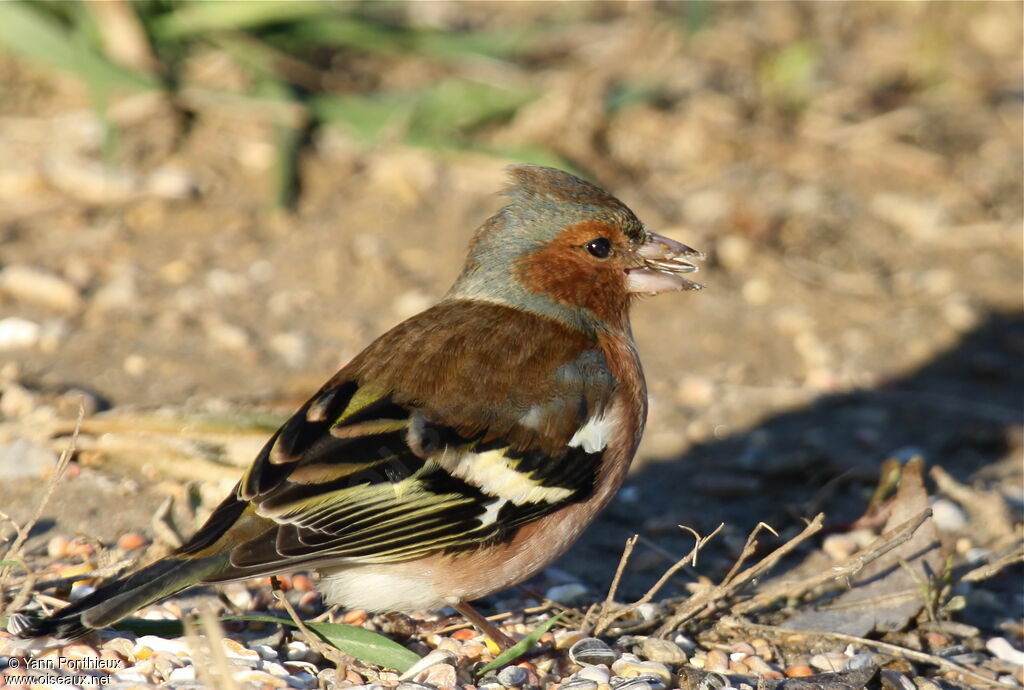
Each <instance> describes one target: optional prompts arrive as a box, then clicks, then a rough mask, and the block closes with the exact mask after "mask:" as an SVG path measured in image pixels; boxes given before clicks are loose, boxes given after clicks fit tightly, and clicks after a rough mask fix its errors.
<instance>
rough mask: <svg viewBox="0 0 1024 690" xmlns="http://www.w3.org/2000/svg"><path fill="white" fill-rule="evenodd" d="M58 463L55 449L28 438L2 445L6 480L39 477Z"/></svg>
mask: <svg viewBox="0 0 1024 690" xmlns="http://www.w3.org/2000/svg"><path fill="white" fill-rule="evenodd" d="M56 465H57V454H56V453H55V452H54V451H53V450H51V449H49V448H44V447H43V446H39V445H36V444H35V443H32V442H31V441H29V440H27V439H23V438H18V439H14V440H13V441H11V442H10V443H7V444H5V445H0V477H3V478H4V480H6V481H10V480H11V479H39V478H40V477H42V476H43V475H45V474H47V473H50V472H52V471H53V468H54V467H56ZM65 541H67V540H65ZM69 544H70V542H67V544H65V546H64V547H63V548H64V549H67V548H69V547H68V545H69ZM67 555H68V554H67V552H66V551H62V552H61V555H60V556H53V558H63V557H65V556H67Z"/></svg>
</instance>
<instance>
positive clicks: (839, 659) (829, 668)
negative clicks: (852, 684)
mask: <svg viewBox="0 0 1024 690" xmlns="http://www.w3.org/2000/svg"><path fill="white" fill-rule="evenodd" d="M848 660H849V659H848V657H847V656H846V655H845V654H843V653H842V652H825V653H824V654H815V655H814V656H812V657H811V666H813V667H814V668H816V669H818V670H819V671H826V672H829V673H833V672H835V671H840V670H842V668H843V667H844V666H846V662H847V661H848Z"/></svg>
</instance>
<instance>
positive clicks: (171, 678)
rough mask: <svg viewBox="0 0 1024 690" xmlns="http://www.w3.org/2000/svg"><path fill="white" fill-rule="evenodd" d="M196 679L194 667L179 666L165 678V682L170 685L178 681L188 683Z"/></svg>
mask: <svg viewBox="0 0 1024 690" xmlns="http://www.w3.org/2000/svg"><path fill="white" fill-rule="evenodd" d="M195 679H196V667H195V666H181V667H179V668H176V669H173V670H172V671H171V672H170V674H168V676H167V681H168V682H170V683H174V682H178V681H188V680H195Z"/></svg>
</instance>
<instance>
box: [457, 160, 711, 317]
mask: <svg viewBox="0 0 1024 690" xmlns="http://www.w3.org/2000/svg"><path fill="white" fill-rule="evenodd" d="M509 173H510V176H511V178H512V179H511V184H510V185H509V186H508V187H507V188H506V190H505V195H506V196H507V197H509V199H510V203H509V204H508V205H507V206H505V207H504V208H503V209H501V211H499V212H498V213H497V214H495V215H494V216H493V217H491V218H490V219H489V220H488V221H487V222H485V223H484V224H483V225H482V226H481V227H480V229H479V230H477V232H476V235H474V237H473V241H472V242H471V243H470V247H469V256H468V258H467V260H466V265H465V267H464V268H463V270H462V274H461V275H460V276H459V278H458V280H457V281H456V283H455V285H454V286H453V287H452V289H451V292H449V298H456V299H459V298H461V299H483V300H488V301H493V302H499V303H503V304H509V305H512V306H516V307H519V308H523V309H527V310H530V311H534V312H538V313H541V314H545V315H547V316H552V317H554V318H558V319H560V320H562V321H564V322H567V323H570V324H572V325H576V326H581V327H584V328H587V329H588V330H589V329H592V328H594V327H612V328H626V327H628V320H627V319H628V308H629V303H630V301H631V298H632V297H634V296H636V295H644V294H647V295H653V294H658V293H661V292H669V291H674V290H696V289H700V288H701V287H702V286H701V285H699V284H698V283H695V282H693V281H691V280H689V279H687V278H686V277H684V276H685V274H688V273H693V272H695V271H697V270H698V267H697V265H696V264H694V263H693V260H694V259H699V258H703V255H702V254H701V253H700V252H698V251H697V250H695V249H691V248H690V247H687V246H686V245H684V244H681V243H679V242H676V241H675V240H672V239H669V238H667V237H662V236H661V235H657V234H655V233H653V232H650V231H649V230H647V229H646V228H645V227H644V225H643V223H641V222H640V221H639V220H638V219H637V217H636V216H635V215H634V214H633V212H632V211H630V210H629V208H627V207H626V205H625V204H623V203H622V202H621V201H619V200H618V199H616V198H615V197H613V196H612V195H611V194H609V193H607V192H606V191H604V190H603V189H600V188H599V187H596V186H594V185H592V184H590V183H589V182H585V181H583V180H581V179H579V178H577V177H574V176H573V175H570V174H569V173H566V172H563V171H561V170H556V169H554V168H546V167H541V166H533V165H522V166H514V167H512V168H510V169H509Z"/></svg>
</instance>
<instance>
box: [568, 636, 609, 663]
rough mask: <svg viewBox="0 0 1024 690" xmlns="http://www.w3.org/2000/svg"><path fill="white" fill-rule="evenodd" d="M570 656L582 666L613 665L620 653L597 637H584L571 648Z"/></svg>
mask: <svg viewBox="0 0 1024 690" xmlns="http://www.w3.org/2000/svg"><path fill="white" fill-rule="evenodd" d="M569 658H570V659H572V660H573V661H574V662H576V663H577V664H580V665H581V666H597V665H599V664H604V665H605V666H611V665H612V664H613V663H615V660H616V659H618V658H619V655H618V653H617V652H615V651H614V650H613V649H612V648H611V647H609V646H608V645H606V644H605V643H604V642H602V641H601V640H599V639H597V638H596V637H584V638H583V639H582V640H579V641H577V642H576V643H575V644H574V645H573V646H572V647H570V648H569Z"/></svg>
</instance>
